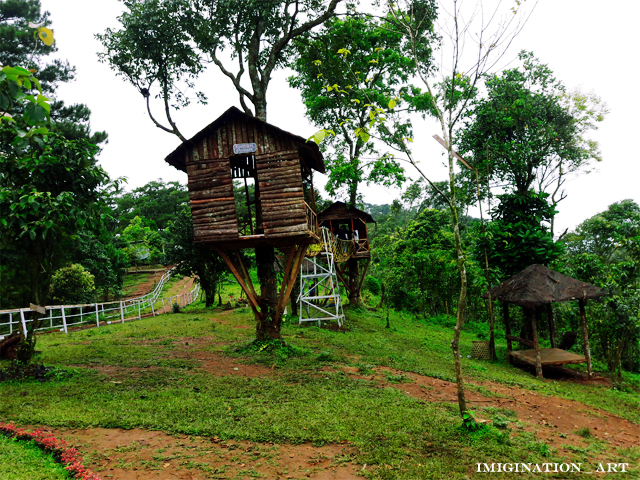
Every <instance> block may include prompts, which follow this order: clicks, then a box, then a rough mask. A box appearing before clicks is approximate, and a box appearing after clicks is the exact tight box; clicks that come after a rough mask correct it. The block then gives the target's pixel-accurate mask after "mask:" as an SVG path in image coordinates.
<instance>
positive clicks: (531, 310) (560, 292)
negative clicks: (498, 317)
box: [482, 265, 607, 378]
mask: <svg viewBox="0 0 640 480" xmlns="http://www.w3.org/2000/svg"><path fill="white" fill-rule="evenodd" d="M489 294H490V295H491V297H490V298H491V299H492V300H499V301H500V302H502V307H503V319H504V322H505V332H506V335H505V338H506V340H507V351H508V355H509V361H511V360H512V359H513V360H517V361H521V362H524V363H527V364H529V365H532V366H534V367H535V368H536V375H537V376H538V377H542V367H550V366H560V365H568V364H576V363H586V364H587V375H588V377H589V378H591V376H592V369H591V351H590V348H589V333H588V329H587V317H586V314H585V305H586V303H587V300H590V299H592V300H593V299H599V298H600V297H602V296H605V295H607V292H606V291H605V290H603V289H601V288H599V287H596V286H594V285H591V284H590V283H586V282H581V281H579V280H576V279H575V278H572V277H570V276H568V275H563V274H561V273H558V272H556V271H554V270H550V269H549V268H547V267H545V266H544V265H531V266H529V267H527V268H526V269H524V270H523V271H522V272H520V273H518V274H516V275H514V276H513V277H511V278H509V279H508V280H506V281H504V282H503V283H501V284H500V285H498V286H497V287H494V288H492V289H491V291H490V292H487V293H485V294H484V295H482V296H483V298H489ZM569 301H577V302H578V306H579V309H580V326H581V330H582V345H583V349H584V356H582V355H578V354H575V353H572V352H569V351H567V350H564V349H563V348H562V345H558V347H560V348H556V338H555V337H556V332H555V322H554V318H553V310H552V308H551V304H552V303H556V302H569ZM509 305H518V306H520V307H522V308H523V310H524V313H525V325H524V327H523V331H526V330H529V331H530V333H531V337H532V338H531V339H526V338H522V337H517V336H515V335H511V320H510V316H509ZM543 312H544V313H545V314H546V317H547V324H548V328H549V340H550V343H551V348H540V343H539V339H538V325H539V324H541V321H542V313H543ZM574 338H575V335H574ZM512 342H518V343H519V344H520V345H524V346H526V347H529V348H530V349H529V350H514V349H513V346H512Z"/></svg>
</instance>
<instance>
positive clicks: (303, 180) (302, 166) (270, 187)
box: [165, 107, 325, 316]
mask: <svg viewBox="0 0 640 480" xmlns="http://www.w3.org/2000/svg"><path fill="white" fill-rule="evenodd" d="M165 160H166V161H167V162H168V163H169V164H171V165H173V166H174V167H175V168H177V169H178V170H181V171H183V172H186V173H187V176H188V188H189V200H190V204H191V214H192V217H193V237H194V243H196V244H203V245H207V246H210V247H211V248H212V249H214V250H216V251H217V252H218V253H219V254H220V255H221V257H222V258H223V259H224V261H225V262H226V264H227V266H228V267H229V269H230V270H231V272H232V273H233V275H234V276H235V277H236V280H237V281H238V283H239V284H240V286H241V287H242V289H243V290H244V292H245V293H246V294H247V298H248V300H249V302H250V305H251V307H252V309H253V310H254V313H255V314H256V315H257V316H259V314H258V310H257V307H258V301H259V298H258V295H257V294H256V292H255V289H254V287H253V285H252V283H251V279H250V278H249V275H248V273H247V270H246V268H245V266H244V265H243V263H242V261H241V259H240V255H239V250H241V249H244V248H255V247H261V246H272V247H275V248H278V249H279V250H281V251H282V252H283V253H285V255H286V267H285V272H284V273H285V278H284V281H283V285H282V289H281V290H280V295H279V297H278V307H277V313H278V312H279V313H281V312H282V311H283V306H284V305H285V304H286V302H287V301H288V298H289V296H290V294H291V289H292V286H293V282H294V281H295V278H296V276H297V272H298V270H299V268H300V264H301V263H302V260H303V258H304V255H305V252H306V249H307V246H308V245H309V244H314V243H317V242H318V241H319V240H320V237H319V235H318V234H319V229H318V220H317V215H316V207H315V198H314V190H313V178H312V177H313V175H312V172H313V170H316V171H318V172H321V173H324V171H325V168H324V161H323V158H322V154H321V153H320V150H319V148H318V146H317V145H316V144H315V143H313V142H306V140H305V139H304V138H302V137H299V136H297V135H293V134H291V133H289V132H286V131H284V130H281V129H280V128H278V127H275V126H274V125H271V124H269V123H267V122H264V121H262V120H259V119H257V118H255V117H252V116H250V115H247V114H245V113H243V112H241V111H240V110H239V109H237V108H235V107H231V108H230V109H229V110H227V111H226V112H225V113H223V114H222V115H221V116H220V117H219V118H218V119H216V120H215V121H213V122H212V123H211V124H209V125H208V126H206V127H205V128H204V129H202V130H201V131H200V132H199V133H198V134H196V135H195V136H194V137H193V138H191V139H190V140H188V141H186V142H184V143H183V144H182V145H180V146H179V147H178V148H176V149H175V150H174V151H173V152H172V153H171V154H169V155H168V156H167V157H166V159H165ZM234 256H235V257H236V258H235V259H234ZM236 260H237V262H236ZM276 316H277V315H276Z"/></svg>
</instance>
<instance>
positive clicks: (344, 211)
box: [318, 202, 376, 302]
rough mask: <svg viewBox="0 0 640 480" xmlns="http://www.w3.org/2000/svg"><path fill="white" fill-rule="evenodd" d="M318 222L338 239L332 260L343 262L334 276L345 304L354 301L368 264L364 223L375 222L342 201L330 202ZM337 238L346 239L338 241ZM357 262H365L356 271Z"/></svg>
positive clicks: (367, 245) (369, 257)
mask: <svg viewBox="0 0 640 480" xmlns="http://www.w3.org/2000/svg"><path fill="white" fill-rule="evenodd" d="M318 223H319V224H320V226H321V227H325V228H327V229H329V230H330V231H331V233H333V234H334V235H337V236H338V237H339V239H338V240H337V241H336V243H337V244H338V245H337V246H338V249H337V251H336V252H334V259H335V261H336V262H337V263H343V266H342V267H338V268H337V269H336V274H337V276H338V279H339V280H340V282H342V284H343V285H344V287H345V288H346V290H347V293H348V295H349V301H350V302H355V301H358V299H359V298H360V289H361V288H362V283H363V282H364V279H365V277H366V275H367V270H368V268H369V263H370V262H371V245H370V243H369V232H368V229H367V223H376V221H375V220H374V219H373V217H372V216H371V215H369V214H368V213H367V212H365V211H363V210H360V209H358V208H355V207H349V206H347V204H346V203H344V202H334V203H332V204H331V205H329V206H328V207H327V208H325V209H324V210H322V211H321V212H320V213H319V214H318ZM341 236H346V238H340V237H341ZM359 260H365V261H366V262H365V265H364V268H362V269H360V268H359V265H358V261H359ZM347 269H349V276H348V277H347V275H346V272H347Z"/></svg>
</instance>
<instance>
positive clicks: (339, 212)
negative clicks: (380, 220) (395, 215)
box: [318, 202, 376, 223]
mask: <svg viewBox="0 0 640 480" xmlns="http://www.w3.org/2000/svg"><path fill="white" fill-rule="evenodd" d="M347 218H361V219H363V220H364V221H365V222H367V223H376V221H375V220H374V219H373V217H372V216H371V215H369V214H368V213H367V212H365V211H363V210H360V209H359V208H355V207H349V206H347V204H346V203H344V202H334V203H332V204H331V205H329V206H328V207H327V208H325V209H324V210H322V211H321V212H320V213H318V221H319V222H324V221H329V220H344V219H347Z"/></svg>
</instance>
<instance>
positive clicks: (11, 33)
mask: <svg viewBox="0 0 640 480" xmlns="http://www.w3.org/2000/svg"><path fill="white" fill-rule="evenodd" d="M29 23H31V24H35V25H39V27H33V26H29ZM50 26H51V21H50V20H49V12H44V13H43V12H41V9H40V0H22V1H15V0H10V1H5V2H1V3H0V39H1V41H0V58H2V63H3V64H4V65H8V66H11V67H17V66H23V67H25V68H27V69H32V71H33V72H36V75H37V77H38V79H39V80H40V82H41V84H42V90H43V92H44V94H45V95H46V96H47V97H49V98H52V99H54V100H53V101H52V102H51V107H50V112H49V105H47V106H46V108H47V116H49V114H50V115H51V117H50V118H51V126H50V128H51V130H52V131H54V132H56V133H59V134H61V135H62V136H63V137H64V138H66V139H68V140H78V139H81V138H82V139H85V140H88V141H89V142H91V143H93V144H95V145H98V144H100V143H102V142H104V141H105V140H106V139H107V134H106V133H105V132H94V133H92V132H91V129H90V124H89V119H90V116H91V111H90V110H89V108H88V107H87V106H86V105H84V104H73V105H65V103H64V102H63V101H62V100H60V99H58V98H57V96H56V89H57V86H58V84H59V83H66V82H70V81H72V80H73V79H74V76H75V67H72V66H71V65H69V62H67V61H62V60H59V59H55V60H49V61H47V59H48V57H49V55H51V54H53V53H55V52H57V51H58V49H57V47H56V46H55V43H54V44H53V45H47V44H46V43H45V42H44V41H41V40H39V39H37V38H36V33H37V31H38V30H39V29H43V28H44V29H46V28H47V27H50ZM27 89H28V90H31V87H27ZM29 93H34V92H33V91H32V92H29ZM41 93H42V92H41ZM1 108H2V107H0V109H1ZM22 108H26V111H25V112H24V113H25V114H27V115H28V116H30V117H31V118H33V119H34V120H36V121H40V120H43V119H44V116H43V115H42V111H38V110H39V109H38V108H35V106H34V105H26V106H24V107H22V106H19V107H18V110H19V111H22ZM34 115H35V116H34Z"/></svg>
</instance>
